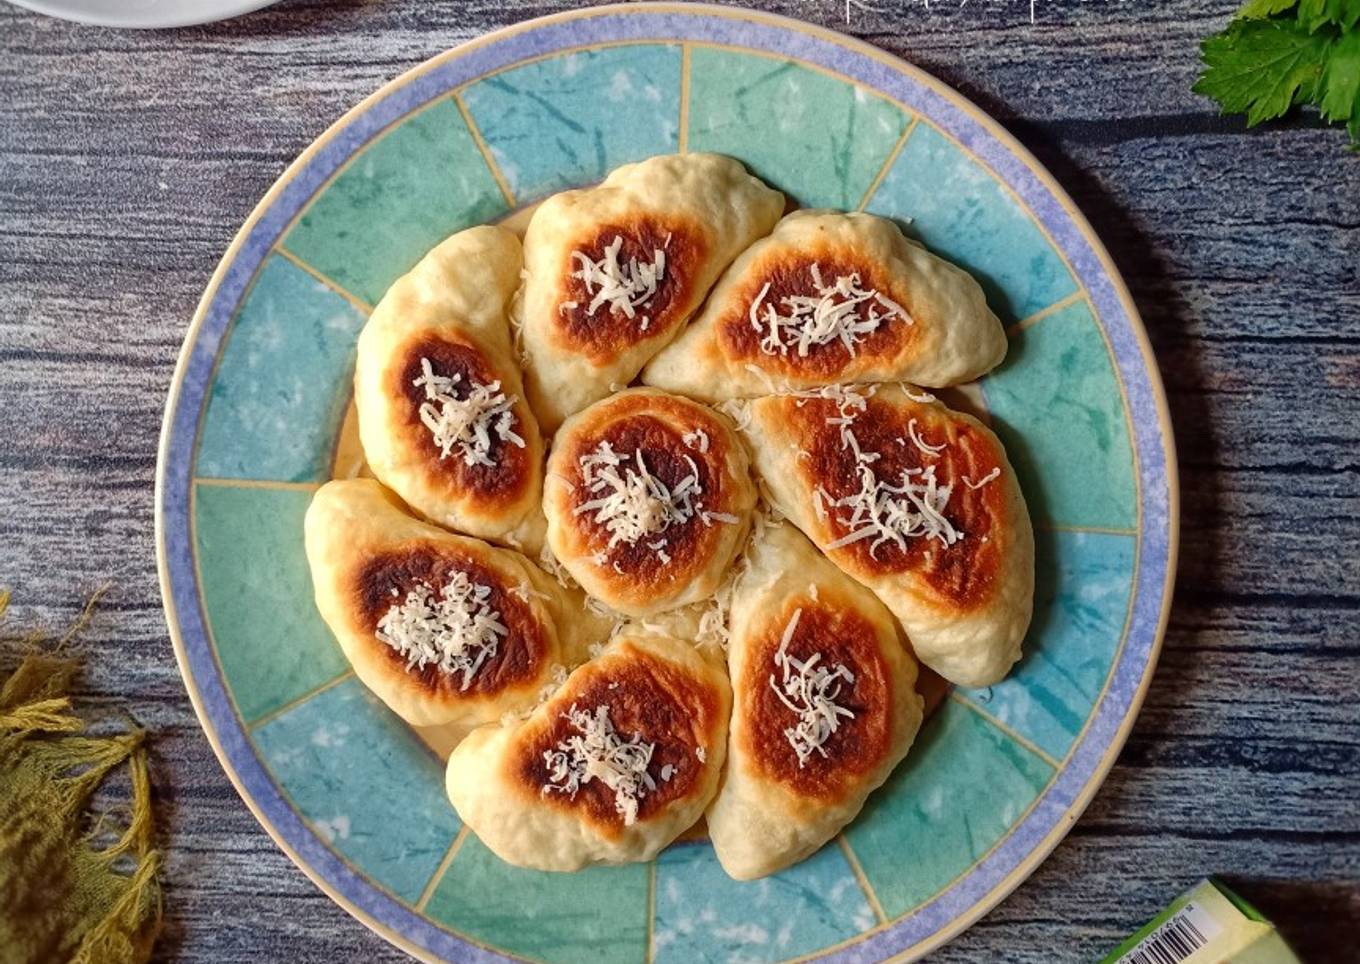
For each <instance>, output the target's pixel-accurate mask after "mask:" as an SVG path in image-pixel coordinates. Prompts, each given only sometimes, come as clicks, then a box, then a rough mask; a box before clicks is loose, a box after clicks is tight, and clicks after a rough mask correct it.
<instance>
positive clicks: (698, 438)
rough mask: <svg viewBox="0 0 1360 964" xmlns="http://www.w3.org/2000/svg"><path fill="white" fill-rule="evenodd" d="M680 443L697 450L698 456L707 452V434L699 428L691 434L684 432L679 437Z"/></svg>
mask: <svg viewBox="0 0 1360 964" xmlns="http://www.w3.org/2000/svg"><path fill="white" fill-rule="evenodd" d="M680 441H682V442H684V443H685V444H686V445H688V446H689V447H690V448H692V449H698V450H699V454H701V455H702V454H703V453H705V452H707V451H708V433H707V432H705V431H704V430H703V429H701V428H696V429H695V430H694V431H692V432H686V433H685V434H684V435H682V436H680Z"/></svg>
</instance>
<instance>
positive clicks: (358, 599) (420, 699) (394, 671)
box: [305, 479, 609, 726]
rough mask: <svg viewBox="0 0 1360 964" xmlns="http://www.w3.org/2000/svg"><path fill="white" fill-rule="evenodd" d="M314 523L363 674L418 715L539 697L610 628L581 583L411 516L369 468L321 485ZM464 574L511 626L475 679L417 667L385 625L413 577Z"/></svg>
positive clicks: (499, 706)
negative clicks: (579, 589)
mask: <svg viewBox="0 0 1360 964" xmlns="http://www.w3.org/2000/svg"><path fill="white" fill-rule="evenodd" d="M305 529H306V545H307V561H308V563H309V565H310V566H311V571H312V583H313V586H314V588H315V591H316V605H317V608H318V609H319V610H320V611H321V616H322V618H323V619H324V620H325V621H326V624H327V625H328V626H329V627H330V629H331V632H333V633H334V634H335V637H336V639H337V640H338V641H339V642H340V648H341V649H342V650H344V653H345V656H346V657H348V658H349V661H350V663H351V664H352V665H353V667H354V672H355V675H356V676H358V677H359V679H360V681H362V682H363V683H364V685H366V686H367V687H368V688H369V689H371V690H372V691H373V692H374V693H375V694H377V696H378V698H379V699H381V700H382V701H383V702H384V703H386V704H387V705H388V706H389V707H391V709H392V710H393V712H395V713H396V714H397V715H398V716H400V717H401V718H402V719H404V720H406V721H407V722H408V723H411V724H412V725H413V726H438V725H444V724H450V723H458V724H464V725H471V724H481V723H486V722H488V721H491V720H498V719H500V718H501V716H502V715H503V714H505V713H507V712H512V711H518V710H522V709H526V708H528V707H531V706H533V705H534V703H535V702H536V701H537V699H538V698H539V696H540V693H541V691H542V689H543V688H544V686H545V685H546V684H547V683H549V681H551V680H552V679H553V678H554V675H555V673H560V672H561V670H560V669H558V667H565V668H568V669H570V668H571V667H573V666H575V665H577V664H579V663H580V662H582V661H583V660H584V659H585V658H586V655H587V652H588V650H589V647H590V646H591V645H592V644H594V643H597V642H600V641H602V640H603V638H604V637H605V635H606V634H607V633H608V630H609V626H608V623H607V622H605V621H603V620H601V619H599V618H598V617H596V616H594V615H592V614H591V613H589V612H588V611H586V609H585V607H584V605H583V599H582V597H581V596H580V594H579V593H575V592H569V591H568V590H565V589H563V588H562V587H561V586H560V585H558V583H557V582H556V581H555V580H553V579H552V578H551V577H549V576H548V575H547V574H546V573H544V572H543V571H542V570H540V569H539V568H537V567H536V566H534V565H533V564H532V563H530V562H529V561H528V560H527V559H525V558H524V557H523V556H522V555H520V554H519V553H517V552H514V551H512V550H509V549H498V548H496V547H494V546H490V545H487V544H486V543H485V542H482V541H480V540H478V539H470V538H466V537H463V536H456V535H453V534H452V533H449V532H445V531H444V530H442V529H439V528H436V527H435V526H432V525H429V524H427V523H424V522H420V521H418V520H416V519H413V518H412V517H411V516H409V515H407V514H406V513H405V512H403V511H402V509H401V507H400V506H399V504H398V503H397V500H396V498H395V497H394V496H393V495H392V494H391V493H390V492H389V491H387V490H386V489H384V488H383V487H382V486H381V485H379V484H378V483H377V482H374V481H372V480H371V479H354V480H349V481H343V482H328V483H326V484H325V485H323V486H322V487H321V488H320V490H318V491H317V493H316V495H315V496H314V497H313V499H312V504H311V506H310V507H309V508H308V510H307V518H306V524H305ZM455 573H463V574H465V575H466V576H467V577H468V578H469V579H470V580H471V581H472V582H473V583H475V584H477V585H481V586H486V587H488V588H489V589H490V597H489V600H488V604H489V606H490V607H491V609H492V610H494V611H495V612H496V613H497V614H499V617H500V619H501V621H502V622H503V623H504V625H505V627H506V628H507V630H508V633H507V634H506V635H505V637H504V638H502V639H500V640H499V643H498V646H497V651H496V654H495V655H494V656H493V657H491V658H490V659H488V660H487V661H486V662H485V663H484V664H483V665H482V666H481V667H480V669H478V670H477V672H476V673H475V674H474V675H472V676H471V677H470V678H465V677H464V676H463V675H461V674H458V673H453V674H450V673H445V672H443V671H441V670H440V669H439V668H438V667H437V666H436V665H435V664H433V663H427V664H425V665H423V666H417V667H411V666H410V665H409V661H408V659H407V657H406V656H405V655H403V654H402V653H401V652H399V651H398V650H397V649H395V648H394V647H392V646H390V645H388V644H387V643H385V642H383V641H382V640H381V639H379V638H378V636H377V632H378V628H379V622H380V620H382V619H383V617H384V616H385V615H386V614H387V613H388V612H389V611H390V610H391V608H392V606H393V605H394V603H398V602H400V601H401V600H403V599H404V598H406V596H407V594H408V593H409V592H410V591H411V590H412V589H413V588H414V587H415V586H417V585H418V584H421V583H424V584H425V585H427V586H429V587H430V588H431V589H439V588H442V586H443V585H444V584H446V583H447V582H448V581H449V580H450V579H451V578H453V577H454V574H455ZM394 590H395V594H394V592H393V591H394Z"/></svg>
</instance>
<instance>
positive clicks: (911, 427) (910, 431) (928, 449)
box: [907, 418, 948, 456]
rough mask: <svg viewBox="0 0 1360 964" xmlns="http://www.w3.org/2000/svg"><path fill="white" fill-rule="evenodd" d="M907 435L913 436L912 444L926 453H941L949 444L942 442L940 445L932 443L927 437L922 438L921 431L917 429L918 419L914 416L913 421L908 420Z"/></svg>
mask: <svg viewBox="0 0 1360 964" xmlns="http://www.w3.org/2000/svg"><path fill="white" fill-rule="evenodd" d="M907 435H908V437H910V438H911V442H912V444H913V445H915V446H916V447H917V448H918V449H920V450H921V451H922V452H924V453H925V454H926V455H932V456H933V455H939V454H940V453H941V452H943V451H944V450H945V449H946V448H948V446H947V445H945V444H944V443H943V442H941V443H940V444H939V445H931V444H930V443H929V442H927V441H926V440H925V439H923V438H921V435H920V433H919V432H917V431H916V419H914V418H913V419H912V420H911V421H909V422H907Z"/></svg>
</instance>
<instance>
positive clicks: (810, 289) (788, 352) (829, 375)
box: [642, 211, 1006, 401]
mask: <svg viewBox="0 0 1360 964" xmlns="http://www.w3.org/2000/svg"><path fill="white" fill-rule="evenodd" d="M814 266H815V267H816V271H817V273H816V274H815V275H814V273H813V268H814ZM816 278H821V279H822V284H823V286H825V287H834V285H835V282H836V279H838V278H845V279H851V278H854V279H855V280H856V281H857V282H858V290H861V291H864V292H874V293H875V294H877V295H880V296H883V297H884V298H887V299H889V302H890V303H885V302H883V301H880V300H879V299H878V298H877V297H871V298H868V299H867V300H865V301H864V302H863V304H862V305H861V306H860V307H858V308H856V312H857V315H858V317H859V318H860V319H861V321H866V320H867V319H868V317H869V315H870V313H871V312H872V313H873V314H874V315H875V316H877V327H875V328H873V329H872V330H871V331H866V332H863V333H861V334H860V335H858V336H856V337H855V338H854V339H852V344H851V345H847V344H846V343H845V342H844V341H843V340H841V339H839V338H833V339H831V340H830V341H826V342H825V343H820V344H819V343H812V344H810V345H808V346H807V348H806V352H805V353H804V352H802V351H800V350H799V349H798V348H794V347H787V346H785V348H784V349H783V350H781V349H780V348H779V347H777V345H776V344H775V343H774V342H772V341H766V339H767V338H768V336H769V331H768V324H767V321H768V319H765V312H767V311H768V309H769V307H770V306H774V307H775V308H776V310H778V311H780V312H782V313H784V314H786V315H787V314H788V312H789V308H788V306H787V304H786V303H785V302H784V299H785V298H788V297H798V296H805V297H817V296H818V295H819V292H818V290H817V283H816ZM847 283H849V282H848V281H847ZM833 300H834V301H837V302H840V301H844V300H845V297H844V296H843V295H836V296H834V298H833ZM753 308H754V310H755V313H756V320H757V322H760V325H762V326H763V327H758V325H757V324H756V323H753V321H752V318H751V314H752V310H753ZM895 308H900V309H901V310H902V311H904V312H905V313H906V315H907V316H909V318H910V321H909V322H908V321H906V320H905V319H903V318H902V315H901V313H900V312H897V311H895V310H894V309H895ZM762 319H765V320H764V321H762ZM786 337H787V336H786ZM1005 354H1006V335H1005V332H1004V331H1003V330H1002V327H1001V322H1000V321H999V320H998V319H997V317H996V315H994V314H992V312H991V310H990V309H989V308H988V307H987V302H986V298H985V296H984V294H983V291H982V288H981V286H980V285H979V284H978V283H977V282H976V281H975V280H974V279H973V278H972V276H971V275H969V274H968V273H967V272H965V271H963V270H962V269H960V268H957V267H955V266H954V265H952V264H949V263H948V262H947V261H943V260H941V259H940V258H937V257H935V256H934V255H933V254H930V253H929V252H928V251H926V250H925V249H924V248H922V247H921V246H920V245H918V244H915V243H913V242H911V241H909V240H908V239H907V238H905V237H904V236H903V235H902V232H901V231H899V230H898V229H897V226H896V225H895V224H893V223H892V222H891V221H888V220H886V219H884V218H880V217H876V216H874V215H872V214H841V213H839V212H831V211H795V212H794V213H792V214H790V215H788V216H787V217H786V218H784V220H782V221H780V222H779V225H778V226H777V227H776V228H775V230H774V233H773V234H771V235H770V236H769V237H768V238H765V239H763V240H761V241H757V242H756V243H755V244H753V245H752V246H751V247H750V248H748V249H747V250H746V252H745V253H743V254H742V256H741V257H739V258H738V259H737V260H736V261H735V262H734V263H733V264H732V267H730V268H729V269H728V270H727V272H726V273H725V274H724V275H723V277H722V279H721V280H719V282H718V284H717V286H716V287H714V289H713V293H712V294H711V295H710V296H709V299H708V302H707V304H706V305H705V306H704V310H703V312H702V313H701V314H700V315H699V317H698V318H697V319H695V321H694V324H692V325H690V326H689V327H688V328H687V329H685V331H684V332H683V333H681V335H680V336H679V337H678V338H677V339H676V340H675V341H674V342H672V343H671V344H670V345H669V346H667V347H666V348H665V349H663V350H662V351H661V352H660V353H658V354H657V356H656V357H655V358H653V359H652V360H651V361H650V362H649V363H648V364H647V367H646V368H645V369H644V370H643V372H642V381H643V383H644V384H646V385H655V386H656V387H657V388H664V389H666V390H667V391H672V392H680V393H682V394H685V395H689V396H690V397H692V398H699V399H703V400H704V401H721V400H723V399H728V398H740V397H752V396H757V395H766V394H770V393H772V392H780V391H791V390H796V389H803V388H814V387H818V386H822V385H832V384H839V383H845V382H896V381H909V382H914V383H916V384H919V385H933V386H945V385H955V384H958V383H960V382H965V381H971V380H972V379H975V378H977V377H979V376H981V375H982V374H984V373H985V372H987V371H989V370H991V369H992V368H993V367H995V366H996V365H997V364H998V363H999V362H1000V361H1001V359H1002V358H1003V357H1005Z"/></svg>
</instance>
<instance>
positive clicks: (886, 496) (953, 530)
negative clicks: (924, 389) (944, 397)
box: [804, 389, 964, 559]
mask: <svg viewBox="0 0 1360 964" xmlns="http://www.w3.org/2000/svg"><path fill="white" fill-rule="evenodd" d="M804 397H822V398H830V399H833V400H834V401H835V402H836V407H837V414H836V415H835V416H834V417H832V418H828V419H827V420H826V423H827V424H828V425H834V426H836V427H837V428H838V429H839V431H840V438H841V447H842V448H844V449H848V450H849V451H850V452H851V453H852V454H853V455H854V458H855V472H856V475H857V476H858V478H859V490H858V491H856V492H853V493H851V494H850V495H848V496H846V497H845V498H842V499H833V498H832V497H831V495H830V493H828V492H827V491H826V489H824V488H823V487H822V486H820V485H819V486H817V488H816V489H814V490H813V493H812V508H813V512H814V514H815V515H816V516H817V518H818V519H819V520H821V521H825V520H826V519H827V518H828V517H829V510H831V509H839V510H842V511H841V512H838V513H837V515H836V521H837V522H839V523H840V524H841V525H842V526H843V527H845V528H847V529H848V530H849V532H847V533H846V534H845V535H844V536H842V537H841V538H839V539H836V540H835V541H833V542H831V543H829V544H828V545H827V547H826V548H827V549H828V550H831V549H840V548H843V547H844V546H848V545H851V544H853V543H856V542H859V541H861V540H862V539H873V543H872V544H871V545H870V546H869V554H870V555H871V556H873V557H874V558H875V559H876V558H878V550H879V548H880V547H881V546H882V545H884V544H885V543H892V544H893V545H895V546H897V547H898V548H899V549H901V550H903V551H905V550H906V548H907V540H908V539H915V538H919V537H922V536H924V537H927V538H931V539H936V540H938V541H939V542H940V543H941V544H942V545H943V546H945V547H949V546H952V545H953V544H954V543H956V542H958V541H959V540H960V539H962V538H963V536H964V534H963V533H962V532H961V531H959V529H958V528H957V527H955V526H954V524H953V523H951V522H950V521H949V519H948V518H947V517H946V515H945V510H946V508H947V506H948V504H949V497H950V495H951V493H952V492H953V490H954V487H953V486H952V485H949V484H941V483H940V482H939V480H938V479H936V477H935V466H933V465H931V466H927V467H925V468H917V469H905V470H903V472H902V474H901V476H900V477H899V478H898V479H897V480H896V482H893V481H884V480H882V479H880V478H878V475H877V474H876V473H875V472H874V470H873V463H874V462H877V461H878V460H879V459H880V458H881V457H882V456H881V454H880V453H878V452H873V451H866V450H865V449H863V448H861V446H860V444H859V439H858V438H856V436H855V433H854V431H853V426H854V423H855V419H856V417H858V415H860V414H861V413H863V412H865V411H866V410H867V402H866V396H861V395H858V394H856V393H855V392H853V391H851V390H848V389H845V390H839V391H836V392H828V391H827V390H825V389H824V390H822V391H821V392H820V393H807V394H805V396H804ZM907 434H908V435H909V436H910V438H911V441H912V442H913V444H915V445H916V446H917V447H918V448H920V449H921V450H922V451H923V452H925V453H927V454H929V455H932V456H934V455H938V454H939V453H940V452H941V451H943V450H944V448H945V446H943V445H932V444H930V443H928V442H926V441H925V440H924V439H922V438H921V437H920V435H919V434H918V433H917V431H916V420H915V419H912V420H911V421H909V422H908V423H907ZM899 441H900V439H899Z"/></svg>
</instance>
